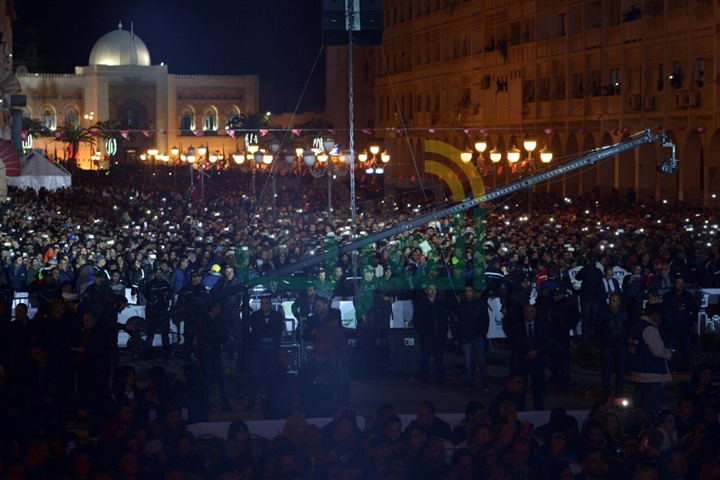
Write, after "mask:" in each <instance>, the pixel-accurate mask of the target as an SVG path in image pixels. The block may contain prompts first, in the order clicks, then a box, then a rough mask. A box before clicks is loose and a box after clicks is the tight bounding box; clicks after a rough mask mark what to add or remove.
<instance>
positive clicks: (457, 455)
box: [0, 355, 720, 480]
mask: <svg viewBox="0 0 720 480" xmlns="http://www.w3.org/2000/svg"><path fill="white" fill-rule="evenodd" d="M34 357H37V355H34ZM45 368H48V367H45ZM711 375H712V370H711V368H710V367H709V366H708V365H699V366H698V367H697V368H696V369H695V370H694V372H693V377H692V381H691V383H690V384H689V385H688V387H687V389H686V390H685V392H684V394H683V395H682V396H681V397H680V400H679V401H678V402H677V404H676V405H674V406H672V408H670V409H663V410H660V411H659V412H658V413H657V414H656V415H654V416H653V415H651V414H650V413H649V412H648V411H647V410H646V409H644V408H642V407H639V406H636V407H634V408H632V409H627V408H624V407H623V406H618V405H615V404H614V403H613V402H612V400H610V401H598V402H596V403H595V405H594V406H593V408H592V409H591V410H590V411H589V412H588V414H587V416H586V417H585V416H584V417H583V418H580V419H578V418H576V417H574V416H573V415H571V414H569V413H568V412H567V411H565V410H564V409H563V408H560V407H555V408H553V409H552V410H551V412H550V416H549V419H548V421H547V422H546V423H543V424H536V425H534V424H532V423H530V422H528V421H527V420H522V419H521V418H520V417H519V416H518V410H519V409H520V408H521V404H520V399H521V398H522V396H524V392H523V383H524V379H523V376H522V375H520V374H515V373H511V374H509V375H508V376H507V377H506V379H505V384H504V388H503V389H502V390H500V391H499V392H498V393H497V394H496V395H494V397H493V398H492V400H491V401H490V403H489V404H488V405H487V407H486V406H485V405H484V404H483V403H482V402H480V401H478V400H471V401H469V402H467V404H466V405H465V406H464V417H463V418H462V419H461V420H460V421H458V422H453V423H454V424H451V423H449V422H448V421H445V420H443V418H442V417H443V415H442V414H439V413H437V412H436V409H435V405H434V404H433V403H432V401H421V402H419V403H418V404H417V408H416V415H415V418H414V419H412V420H410V421H408V419H407V416H406V417H405V421H404V420H403V418H401V416H398V415H397V414H396V412H395V409H394V407H393V405H392V404H387V403H383V404H379V405H378V407H377V411H376V415H375V418H374V419H370V420H369V421H366V422H363V423H364V425H365V427H364V428H363V429H361V428H359V426H358V417H357V413H356V412H355V411H354V410H352V409H351V408H350V406H349V405H348V404H347V403H343V402H338V403H336V404H335V405H334V406H333V410H332V417H331V420H330V422H329V423H325V422H323V423H317V422H315V421H311V420H308V418H309V417H307V416H306V415H305V414H304V413H302V412H295V413H291V414H289V415H288V416H287V418H286V419H285V421H284V426H283V428H282V431H281V433H279V434H278V435H277V436H275V437H271V438H267V437H263V436H262V435H259V434H258V433H257V432H253V424H252V423H249V424H246V423H245V422H243V421H241V420H234V421H232V422H230V424H229V426H228V429H227V433H226V434H225V435H223V436H222V437H221V436H216V435H210V434H203V435H195V434H193V433H192V430H193V429H192V423H194V422H196V421H201V420H202V418H199V416H198V415H199V414H201V412H202V410H203V408H205V407H204V406H203V403H204V402H205V400H204V399H203V393H202V392H203V386H202V375H201V373H200V370H199V368H198V367H197V366H196V365H193V364H186V365H183V366H182V367H181V368H180V370H179V372H178V374H177V378H176V379H174V381H173V380H172V379H171V378H170V377H169V375H168V373H167V372H166V371H165V370H164V369H163V368H162V367H161V366H158V365H156V366H154V367H151V368H150V370H148V372H147V377H148V378H147V382H146V385H145V386H142V387H141V386H140V385H139V384H138V381H137V380H136V377H135V369H134V368H133V367H131V366H128V365H122V366H120V367H118V369H117V370H116V372H115V375H114V377H113V384H112V388H111V390H110V391H109V392H108V394H107V397H106V398H105V401H104V404H105V406H106V410H107V412H106V413H107V417H106V419H105V420H104V421H103V422H102V424H101V428H100V430H99V431H98V432H97V434H96V435H97V436H96V437H94V438H92V439H87V438H84V437H80V436H79V435H77V434H76V433H74V432H71V431H67V430H64V429H57V424H53V423H52V414H50V412H49V410H51V405H50V404H45V408H44V409H42V410H37V409H38V407H37V404H35V405H26V404H22V403H21V402H20V401H16V403H11V402H12V401H13V398H15V397H12V396H11V395H10V394H11V393H17V392H9V391H8V386H7V383H5V380H6V377H5V376H4V375H0V400H2V406H3V411H2V421H3V426H4V428H3V429H2V446H3V450H4V452H5V453H4V455H3V456H2V459H3V461H2V462H0V475H1V476H2V478H3V479H62V480H65V479H73V480H75V479H78V480H80V479H93V480H105V479H118V480H131V479H132V480H135V479H150V480H154V479H204V478H209V479H225V480H232V479H281V480H285V479H288V480H290V479H292V480H307V479H318V480H325V479H327V480H340V479H347V478H353V479H385V480H390V479H393V480H402V479H412V480H415V479H418V480H419V479H423V480H463V479H467V480H514V479H530V480H534V479H537V480H556V479H557V480H571V479H573V478H575V479H581V480H585V479H587V480H603V479H610V478H614V479H619V480H626V479H627V480H647V479H657V480H665V479H668V480H683V479H688V480H689V479H700V480H710V479H714V478H717V476H718V474H719V472H720V461H719V460H718V439H719V438H720V423H719V422H718V417H717V413H716V412H717V405H718V390H717V389H716V388H715V387H714V386H713V385H712V382H711ZM23 400H25V399H23ZM42 401H47V397H45V399H43V400H42ZM28 414H31V415H28ZM200 416H201V415H200ZM28 422H30V423H28Z"/></svg>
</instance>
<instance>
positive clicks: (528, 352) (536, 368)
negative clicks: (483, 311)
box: [508, 305, 547, 411]
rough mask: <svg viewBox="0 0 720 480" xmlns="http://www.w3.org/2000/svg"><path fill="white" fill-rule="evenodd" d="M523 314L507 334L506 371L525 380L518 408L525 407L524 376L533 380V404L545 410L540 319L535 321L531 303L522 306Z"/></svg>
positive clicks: (543, 348)
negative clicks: (508, 334)
mask: <svg viewBox="0 0 720 480" xmlns="http://www.w3.org/2000/svg"><path fill="white" fill-rule="evenodd" d="M523 316H524V322H523V323H521V324H515V325H514V326H513V328H512V329H511V330H510V336H509V337H508V339H509V340H510V349H511V352H510V370H511V371H513V372H518V373H520V374H522V375H523V378H524V379H525V385H524V390H523V394H522V395H521V396H520V398H519V399H518V410H525V393H526V392H527V379H528V377H530V378H531V379H532V383H533V388H532V390H533V407H534V408H535V410H536V411H539V410H544V409H545V405H544V396H545V353H546V348H547V344H546V337H545V329H544V326H543V325H542V322H540V321H537V310H536V308H535V305H525V308H524V309H523Z"/></svg>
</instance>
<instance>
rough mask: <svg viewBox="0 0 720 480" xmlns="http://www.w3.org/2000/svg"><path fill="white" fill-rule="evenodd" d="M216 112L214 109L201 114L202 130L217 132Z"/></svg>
mask: <svg viewBox="0 0 720 480" xmlns="http://www.w3.org/2000/svg"><path fill="white" fill-rule="evenodd" d="M217 124H218V121H217V112H216V111H215V109H214V108H208V109H207V110H205V113H204V114H203V130H205V131H206V132H207V131H213V132H214V131H216V130H217Z"/></svg>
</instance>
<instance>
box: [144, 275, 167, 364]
mask: <svg viewBox="0 0 720 480" xmlns="http://www.w3.org/2000/svg"><path fill="white" fill-rule="evenodd" d="M144 295H145V298H146V299H147V305H146V306H145V319H146V320H147V338H146V340H145V341H146V342H147V349H146V354H145V355H146V358H150V357H151V356H152V346H153V339H154V338H155V334H156V333H159V334H160V338H161V339H162V346H163V353H164V355H165V358H170V356H171V349H170V319H169V317H168V315H167V311H168V308H169V307H170V300H171V299H172V289H171V288H170V284H169V283H168V282H167V281H166V280H164V279H163V271H162V269H161V268H160V267H159V266H157V267H155V276H154V277H153V279H152V280H150V281H149V282H146V283H145V288H144Z"/></svg>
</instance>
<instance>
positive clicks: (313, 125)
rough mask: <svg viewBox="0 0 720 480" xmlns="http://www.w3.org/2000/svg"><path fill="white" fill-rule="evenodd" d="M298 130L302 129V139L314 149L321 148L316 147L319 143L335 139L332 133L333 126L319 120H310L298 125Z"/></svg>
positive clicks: (320, 146) (319, 146)
mask: <svg viewBox="0 0 720 480" xmlns="http://www.w3.org/2000/svg"><path fill="white" fill-rule="evenodd" d="M298 128H300V129H302V137H303V138H305V139H306V141H307V142H309V143H310V144H311V145H312V146H313V147H314V148H322V145H316V143H317V142H319V141H322V140H326V139H334V138H335V134H334V133H333V132H332V130H333V129H334V128H335V126H334V125H333V124H332V123H331V122H328V121H325V120H322V119H319V118H311V119H310V120H308V121H307V122H305V123H303V124H301V125H299V126H298ZM317 139H320V140H317Z"/></svg>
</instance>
